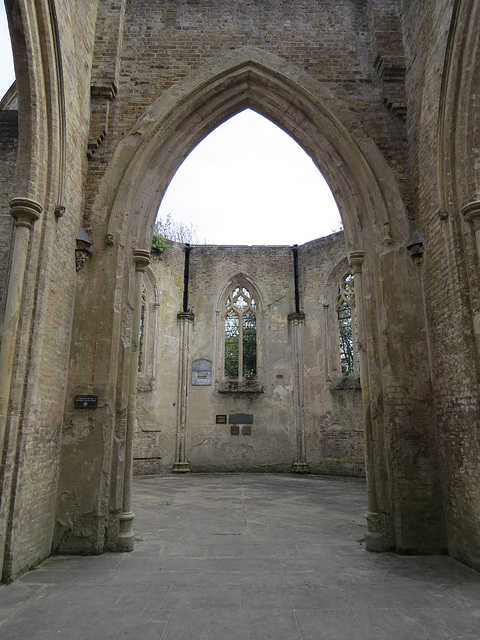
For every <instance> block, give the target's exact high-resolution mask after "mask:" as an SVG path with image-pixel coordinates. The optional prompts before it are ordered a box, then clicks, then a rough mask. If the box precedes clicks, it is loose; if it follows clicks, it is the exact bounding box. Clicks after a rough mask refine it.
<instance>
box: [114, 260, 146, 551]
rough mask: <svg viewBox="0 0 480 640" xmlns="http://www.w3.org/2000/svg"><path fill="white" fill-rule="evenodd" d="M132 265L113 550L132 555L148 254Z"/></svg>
mask: <svg viewBox="0 0 480 640" xmlns="http://www.w3.org/2000/svg"><path fill="white" fill-rule="evenodd" d="M133 261H134V263H135V300H134V308H133V317H132V338H131V348H130V371H129V386H128V407H127V429H126V434H125V469H124V480H123V503H122V513H121V515H120V526H119V533H118V542H117V549H118V550H119V551H133V547H134V539H135V533H134V531H133V519H134V518H135V514H134V513H133V511H132V483H133V436H134V432H135V412H136V407H137V382H138V343H139V333H140V315H141V310H142V291H143V274H144V273H145V269H146V268H147V267H148V265H149V263H150V254H149V252H148V251H145V250H144V249H135V250H134V251H133Z"/></svg>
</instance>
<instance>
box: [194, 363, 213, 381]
mask: <svg viewBox="0 0 480 640" xmlns="http://www.w3.org/2000/svg"><path fill="white" fill-rule="evenodd" d="M211 384H212V363H211V362H210V360H204V359H202V360H195V361H194V362H193V364H192V385H193V386H194V387H208V386H210V385H211Z"/></svg>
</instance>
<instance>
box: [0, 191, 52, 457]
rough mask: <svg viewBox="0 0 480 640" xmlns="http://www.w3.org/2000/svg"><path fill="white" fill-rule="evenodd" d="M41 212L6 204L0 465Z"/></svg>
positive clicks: (23, 203)
mask: <svg viewBox="0 0 480 640" xmlns="http://www.w3.org/2000/svg"><path fill="white" fill-rule="evenodd" d="M41 212H42V207H41V206H40V205H39V204H38V203H37V202H34V201H33V200H29V199H28V198H14V199H13V200H11V201H10V214H11V215H12V217H13V218H14V220H15V236H14V240H13V249H12V261H11V266H10V277H9V280H8V290H7V302H6V305H5V316H4V320H3V333H2V346H1V349H0V461H1V460H2V455H1V454H3V447H4V443H5V430H6V423H7V414H8V403H9V399H10V385H11V383H12V374H13V363H14V359H15V347H16V343H17V331H18V321H19V318H20V308H21V304H22V295H23V283H24V280H25V271H26V266H27V256H28V245H29V242H30V234H31V231H32V229H33V225H34V223H35V222H36V220H38V218H39V217H40V214H41Z"/></svg>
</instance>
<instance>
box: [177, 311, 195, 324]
mask: <svg viewBox="0 0 480 640" xmlns="http://www.w3.org/2000/svg"><path fill="white" fill-rule="evenodd" d="M177 320H180V322H193V321H194V320H195V314H194V313H193V311H181V312H180V313H177Z"/></svg>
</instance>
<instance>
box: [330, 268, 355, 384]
mask: <svg viewBox="0 0 480 640" xmlns="http://www.w3.org/2000/svg"><path fill="white" fill-rule="evenodd" d="M336 312H337V321H338V337H339V346H340V367H341V372H342V373H343V374H353V373H359V362H358V339H357V316H356V308H355V283H354V277H353V274H352V273H351V272H350V271H348V272H347V273H346V274H345V275H344V276H343V278H342V281H341V283H340V285H339V287H338V293H337V298H336Z"/></svg>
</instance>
